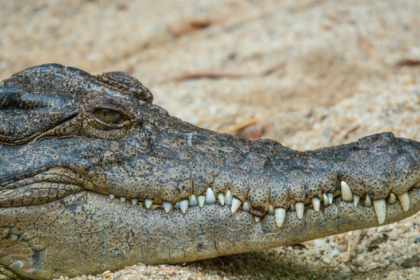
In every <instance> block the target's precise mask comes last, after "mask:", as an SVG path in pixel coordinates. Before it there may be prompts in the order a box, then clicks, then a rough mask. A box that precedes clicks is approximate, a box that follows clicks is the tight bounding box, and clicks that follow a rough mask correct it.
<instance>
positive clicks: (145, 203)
mask: <svg viewBox="0 0 420 280" xmlns="http://www.w3.org/2000/svg"><path fill="white" fill-rule="evenodd" d="M152 204H153V200H151V199H150V198H146V200H145V201H144V205H145V206H146V208H147V209H149V208H150V206H152Z"/></svg>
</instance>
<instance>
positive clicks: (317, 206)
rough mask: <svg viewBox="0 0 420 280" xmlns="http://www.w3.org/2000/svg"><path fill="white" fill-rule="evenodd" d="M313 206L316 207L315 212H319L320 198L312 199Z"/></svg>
mask: <svg viewBox="0 0 420 280" xmlns="http://www.w3.org/2000/svg"><path fill="white" fill-rule="evenodd" d="M312 206H313V207H314V210H315V212H318V211H319V208H320V207H321V201H320V200H319V198H317V197H314V198H312Z"/></svg>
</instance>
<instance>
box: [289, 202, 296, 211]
mask: <svg viewBox="0 0 420 280" xmlns="http://www.w3.org/2000/svg"><path fill="white" fill-rule="evenodd" d="M290 211H292V212H295V211H296V209H295V205H294V204H290Z"/></svg>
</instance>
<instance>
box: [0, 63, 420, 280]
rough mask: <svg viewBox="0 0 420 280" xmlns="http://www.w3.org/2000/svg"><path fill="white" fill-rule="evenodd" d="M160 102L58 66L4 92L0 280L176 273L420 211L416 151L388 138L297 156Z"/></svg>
mask: <svg viewBox="0 0 420 280" xmlns="http://www.w3.org/2000/svg"><path fill="white" fill-rule="evenodd" d="M152 99H153V97H152V94H151V93H150V92H149V91H148V90H147V89H146V88H145V87H144V86H143V85H141V84H140V83H139V82H138V81H137V80H135V79H134V78H131V77H129V76H128V75H125V74H123V73H119V72H113V73H107V74H103V75H100V76H92V75H90V74H88V73H86V72H83V71H81V70H78V69H75V68H70V67H64V66H61V65H57V64H49V65H41V66H37V67H33V68H30V69H27V70H24V71H22V72H19V73H17V74H15V75H13V76H12V77H11V78H10V79H8V80H5V81H3V82H2V83H1V84H0V120H1V122H0V237H1V240H0V264H1V268H0V274H1V273H2V274H3V275H4V276H5V277H6V278H13V277H15V278H17V277H22V278H31V279H49V278H58V277H60V276H76V275H80V274H96V273H100V272H102V271H104V270H107V269H109V270H117V269H120V268H122V267H124V266H127V265H132V264H135V263H138V262H143V263H148V264H157V263H180V262H185V261H193V260H198V259H204V258H212V257H217V256H221V255H226V254H234V253H241V252H246V251H254V250H261V249H266V248H272V247H277V246H281V245H285V244H293V243H297V242H302V241H306V240H310V239H314V238H319V237H324V236H328V235H332V234H337V233H341V232H346V231H349V230H355V229H360V228H367V227H373V226H378V225H379V222H380V223H381V224H382V223H384V224H385V223H392V222H395V221H398V220H401V219H404V218H406V217H408V216H410V215H412V214H414V213H416V212H418V211H419V210H420V188H418V185H420V184H418V181H419V179H420V166H419V157H420V143H418V142H415V141H411V140H406V139H401V138H395V137H394V135H392V133H383V134H378V135H373V136H369V137H365V138H362V139H360V140H359V141H358V142H357V143H350V144H347V145H342V146H338V147H331V148H324V149H320V150H316V151H305V152H298V151H294V150H291V149H288V148H286V147H283V146H282V145H281V144H279V143H277V142H275V141H271V140H259V141H254V142H253V141H249V140H246V139H242V138H238V137H235V136H231V135H227V134H220V133H216V132H213V131H209V130H205V129H201V128H198V127H195V126H193V125H191V124H189V123H186V122H183V121H181V120H180V119H177V118H175V117H172V116H170V115H169V114H168V113H167V112H166V111H165V110H164V109H162V108H160V107H159V106H156V105H153V104H152ZM104 109H106V110H108V111H104ZM112 197H115V198H113V199H112ZM118 198H120V199H118ZM196 199H198V200H199V201H200V202H204V200H206V203H204V204H203V205H202V206H199V205H196V204H197V203H196ZM399 200H400V201H399ZM330 201H332V203H331V204H330ZM151 202H153V204H152V205H150V204H149V203H151ZM174 205H176V206H177V207H174ZM402 205H403V206H404V209H403V207H402ZM146 206H147V207H149V208H147V207H146ZM161 206H163V207H161ZM187 207H188V209H186V208H187ZM179 208H180V209H179ZM404 210H405V211H404ZM166 212H168V213H166ZM184 212H185V213H184ZM283 214H285V216H284V215H283Z"/></svg>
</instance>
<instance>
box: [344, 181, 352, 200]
mask: <svg viewBox="0 0 420 280" xmlns="http://www.w3.org/2000/svg"><path fill="white" fill-rule="evenodd" d="M341 196H342V198H343V200H344V201H352V200H353V193H352V192H351V189H350V187H349V185H348V184H347V183H346V182H344V181H341Z"/></svg>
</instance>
